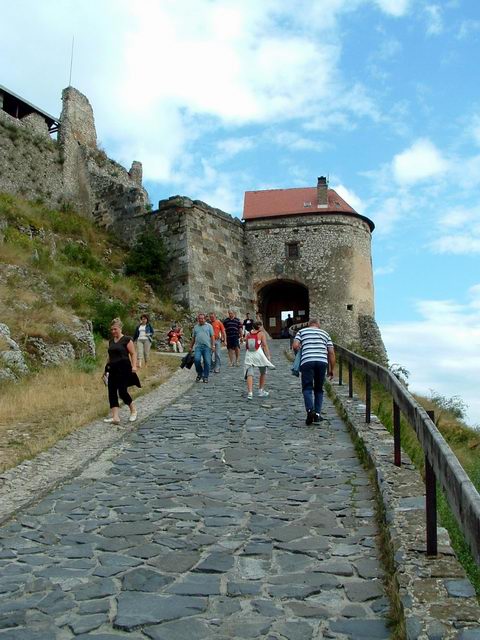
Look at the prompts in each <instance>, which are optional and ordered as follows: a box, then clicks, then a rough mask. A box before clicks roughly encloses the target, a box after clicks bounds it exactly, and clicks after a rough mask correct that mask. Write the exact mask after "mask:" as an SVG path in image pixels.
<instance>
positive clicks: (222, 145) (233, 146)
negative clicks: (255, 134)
mask: <svg viewBox="0 0 480 640" xmlns="http://www.w3.org/2000/svg"><path fill="white" fill-rule="evenodd" d="M254 146H255V140H254V139H253V138H250V137H241V138H226V139H225V140H221V141H220V142H218V143H217V149H218V151H219V152H220V153H221V154H222V156H223V158H222V159H223V160H225V159H227V158H233V156H236V155H238V154H239V153H243V152H244V151H250V149H253V148H254Z"/></svg>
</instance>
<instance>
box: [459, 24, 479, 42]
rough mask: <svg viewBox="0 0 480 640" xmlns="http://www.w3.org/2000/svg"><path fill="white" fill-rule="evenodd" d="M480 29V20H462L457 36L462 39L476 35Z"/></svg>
mask: <svg viewBox="0 0 480 640" xmlns="http://www.w3.org/2000/svg"><path fill="white" fill-rule="evenodd" d="M479 31H480V20H462V22H461V23H460V27H459V28H458V33H457V37H458V38H459V39H460V40H463V39H464V38H468V37H470V35H472V34H473V35H475V34H477V33H478V32H479Z"/></svg>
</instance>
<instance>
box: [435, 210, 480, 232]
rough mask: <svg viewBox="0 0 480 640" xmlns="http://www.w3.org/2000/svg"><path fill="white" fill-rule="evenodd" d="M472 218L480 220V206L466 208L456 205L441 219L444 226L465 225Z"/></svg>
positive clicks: (441, 224)
mask: <svg viewBox="0 0 480 640" xmlns="http://www.w3.org/2000/svg"><path fill="white" fill-rule="evenodd" d="M472 220H480V207H473V208H465V207H455V208H454V209H452V210H451V211H449V212H448V213H445V214H444V215H443V216H441V217H440V219H439V221H438V222H439V224H440V226H442V227H454V228H455V227H463V226H464V225H465V223H467V222H470V221H472Z"/></svg>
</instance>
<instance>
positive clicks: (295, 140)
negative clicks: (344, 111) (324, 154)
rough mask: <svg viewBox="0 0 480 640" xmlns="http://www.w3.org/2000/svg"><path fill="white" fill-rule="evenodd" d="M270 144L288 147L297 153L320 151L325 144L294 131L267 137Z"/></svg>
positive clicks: (281, 132) (267, 135)
mask: <svg viewBox="0 0 480 640" xmlns="http://www.w3.org/2000/svg"><path fill="white" fill-rule="evenodd" d="M265 138H266V139H268V140H269V142H270V143H273V144H276V145H278V146H279V147H286V148H287V149H295V150H297V151H303V150H307V149H315V150H317V151H320V150H321V149H323V148H324V146H325V145H324V144H323V143H322V142H319V141H318V140H316V139H313V138H311V137H310V138H305V137H303V136H301V135H299V134H297V133H295V132H294V131H278V132H276V133H272V134H269V133H267V134H266V136H265Z"/></svg>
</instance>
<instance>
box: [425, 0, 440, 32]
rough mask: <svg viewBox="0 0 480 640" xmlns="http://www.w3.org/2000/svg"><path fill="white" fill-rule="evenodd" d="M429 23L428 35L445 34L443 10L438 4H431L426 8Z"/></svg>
mask: <svg viewBox="0 0 480 640" xmlns="http://www.w3.org/2000/svg"><path fill="white" fill-rule="evenodd" d="M424 11H425V17H426V21H427V35H428V36H438V35H440V34H441V33H443V28H444V27H443V16H442V9H441V7H440V6H439V5H438V4H429V5H427V6H426V7H425V9H424Z"/></svg>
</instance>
